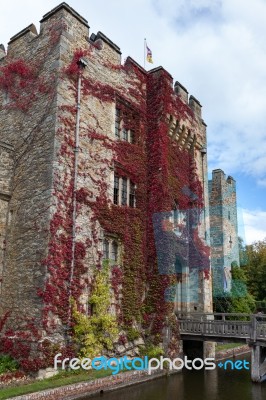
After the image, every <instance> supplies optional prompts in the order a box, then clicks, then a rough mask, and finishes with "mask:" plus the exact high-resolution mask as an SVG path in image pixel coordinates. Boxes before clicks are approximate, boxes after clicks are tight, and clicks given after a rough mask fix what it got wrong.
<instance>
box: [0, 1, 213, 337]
mask: <svg viewBox="0 0 266 400" xmlns="http://www.w3.org/2000/svg"><path fill="white" fill-rule="evenodd" d="M80 57H83V58H84V59H85V60H86V63H87V66H86V68H85V69H84V70H83V71H82V86H81V108H80V129H79V154H78V169H77V193H78V207H77V218H76V238H75V240H76V242H77V249H78V250H79V251H80V253H79V254H78V253H77V255H76V264H77V265H74V269H73V271H72V272H73V282H74V283H73V282H72V286H73V288H72V294H73V296H74V297H75V296H76V297H75V298H77V299H78V301H79V303H80V307H81V309H82V310H83V311H84V312H85V313H86V314H90V308H89V304H88V297H89V295H90V293H91V290H92V282H93V274H94V270H95V267H96V266H99V265H100V263H101V262H102V258H103V238H104V236H106V235H107V236H108V235H109V237H114V238H115V239H117V240H118V242H119V245H120V261H121V263H120V264H121V265H120V266H119V268H120V269H121V270H123V268H125V267H126V266H127V263H130V261H131V262H132V258H134V257H135V259H136V260H137V261H136V262H135V265H133V264H132V268H133V267H134V268H135V271H133V272H132V271H131V270H126V271H127V272H126V273H127V274H128V275H130V274H131V273H132V278H130V279H132V280H133V282H130V283H131V285H133V286H131V287H134V285H136V286H135V290H133V291H132V298H131V300H127V301H128V303H127V304H128V306H129V307H132V308H133V306H134V303H136V304H138V303H137V300H136V301H135V300H134V296H136V298H137V296H138V297H139V298H141V299H142V301H143V302H144V300H145V296H147V291H148V290H149V282H146V281H145V279H147V278H146V275H145V274H146V273H147V271H145V268H147V263H148V262H150V264H151V265H153V264H154V260H149V255H150V249H149V247H152V245H151V244H150V243H152V241H153V240H154V239H153V233H152V231H151V228H150V222H147V221H148V219H149V218H150V217H151V214H150V213H151V212H156V209H155V208H154V206H153V199H154V196H157V194H156V193H155V192H156V191H157V190H158V187H156V188H155V187H154V186H153V185H152V182H155V181H156V182H160V185H161V191H162V193H164V192H165V191H166V189H167V187H168V186H167V185H168V181H167V180H165V176H170V175H171V174H173V175H174V174H175V171H174V170H173V168H172V166H171V165H170V166H169V165H168V166H167V162H166V160H165V159H164V158H163V157H164V156H163V153H160V149H161V150H163V146H164V147H165V148H167V149H168V151H169V146H173V147H177V148H178V149H180V152H181V153H182V152H184V154H188V153H189V154H190V155H191V157H192V159H193V160H194V163H195V165H194V169H195V170H196V171H197V176H198V179H199V182H200V184H201V186H202V189H203V200H204V206H205V209H206V208H208V186H207V159H206V152H205V151H204V148H205V147H206V125H205V123H204V121H203V120H202V116H201V105H200V103H199V102H198V100H196V99H195V98H194V97H193V96H190V99H189V100H188V95H187V92H186V89H184V88H183V87H182V86H181V85H180V84H178V83H176V84H175V87H174V90H173V79H172V77H171V76H170V74H169V73H168V72H167V71H165V70H164V69H163V68H162V67H159V68H155V69H154V70H151V71H149V72H148V73H147V72H146V71H144V70H143V69H142V68H141V67H140V66H139V65H138V64H137V63H136V62H135V61H134V60H132V59H131V58H130V57H128V58H127V60H126V62H125V65H121V52H120V49H119V48H118V47H117V45H115V44H114V43H113V42H112V41H111V40H110V39H108V38H107V37H106V36H105V35H104V34H102V33H101V32H98V33H97V35H91V36H89V27H88V24H87V21H86V20H85V19H84V18H83V17H81V16H80V15H79V14H77V13H76V12H75V11H74V10H73V9H72V8H70V7H69V6H67V5H66V4H65V3H63V4H62V5H60V6H58V7H56V8H55V9H54V10H52V11H51V12H49V13H47V14H46V15H45V16H44V17H43V19H42V20H41V27H40V33H39V34H38V33H37V31H36V28H35V27H34V25H30V26H29V27H28V28H26V29H25V30H23V31H22V32H20V33H19V34H17V35H16V36H14V37H13V38H12V39H11V41H10V43H9V46H8V51H7V55H6V56H5V57H3V58H2V59H1V60H0V67H1V68H4V71H5V73H7V74H11V77H13V78H14V85H17V84H18V83H19V82H22V83H23V85H24V86H23V88H24V91H23V95H22V96H19V97H16V96H14V93H12V90H11V89H10V90H11V91H10V92H9V91H8V89H6V88H5V87H3V86H2V87H1V90H0V101H1V103H2V104H3V105H4V107H2V108H1V111H0V113H1V116H0V121H1V122H0V124H1V126H0V140H1V141H4V142H5V141H7V142H8V143H10V144H11V145H12V146H13V148H14V165H13V173H12V174H9V177H12V185H11V187H10V199H9V205H8V207H9V213H10V215H12V220H11V222H10V223H9V224H8V226H7V229H6V232H5V235H6V249H5V260H4V263H5V269H4V271H3V274H2V275H3V276H2V292H1V311H2V313H5V312H6V311H9V310H11V309H12V317H11V321H12V327H13V328H15V327H16V324H17V329H19V330H20V329H23V324H22V323H21V321H20V320H19V319H18V317H23V316H27V317H32V318H34V321H35V323H36V322H37V324H38V327H39V330H40V331H41V334H42V336H43V337H47V336H49V335H50V337H51V338H55V337H56V338H57V339H56V340H58V341H60V340H64V334H65V329H66V328H65V327H66V318H67V316H66V313H67V308H68V305H67V303H68V301H69V298H68V294H69V286H71V284H69V282H67V280H68V276H65V275H64V274H68V273H69V272H67V271H69V270H67V269H66V268H69V263H70V257H71V255H70V253H71V240H70V239H69V237H71V224H72V220H71V218H72V214H71V211H72V196H73V166H74V153H75V149H74V141H75V129H76V102H77V76H78V75H77V70H76V69H77V61H78V59H79V58H80ZM18 60H23V62H24V64H22V67H23V68H24V70H23V71H24V72H23V74H22V75H21V72H19V71H18V70H17V69H16V68H15V67H13V69H12V70H11V72H10V65H16V63H17V62H18ZM31 67H32V69H31ZM5 68H6V70H5ZM14 68H15V69H14ZM23 68H22V69H23ZM75 68H76V69H75ZM20 71H21V69H20ZM155 86H156V87H157V86H158V87H160V91H161V94H162V95H161V97H160V99H159V100H158V99H157V103H156V107H155V106H154V98H155V96H156V93H155V94H154V93H153V91H154V87H155ZM32 93H34V96H32ZM167 96H168V97H167ZM166 97H167V98H168V100H169V102H167V104H166V102H165V98H166ZM117 107H121V109H123V110H124V113H125V115H126V114H128V115H130V116H131V117H130V118H131V123H134V124H135V125H134V126H136V127H137V128H136V129H137V132H135V133H136V143H134V145H132V146H131V147H130V144H128V145H126V146H124V151H122V150H121V149H122V145H121V142H122V141H121V142H120V143H116V136H115V118H116V116H115V114H116V108H117ZM182 107H183V108H184V110H185V111H184V112H183V113H181V112H180V108H182ZM155 110H157V111H158V110H159V111H158V112H159V114H157V116H156V121H155V122H156V125H155V129H156V131H155V132H154V131H153V129H151V126H152V124H153V120H154V118H155V117H154V115H155ZM160 110H161V111H160ZM158 115H159V116H158ZM178 115H182V116H181V117H180V118H178ZM132 121H133V122H132ZM162 126H163V129H164V130H163V131H161V127H162ZM165 128H166V130H165ZM167 130H168V132H167ZM156 132H157V133H158V134H157V137H156V136H154V134H155V133H156ZM161 132H163V134H162V133H161ZM165 132H166V133H165ZM160 135H161V136H160ZM154 138H155V139H154ZM154 140H157V141H158V148H157V149H156V151H155V152H154V148H153V141H154ZM120 145H121V146H120ZM160 146H162V147H160ZM167 146H168V147H167ZM0 149H1V145H0ZM152 151H153V152H154V153H151V152H152ZM119 152H120V153H119ZM117 153H119V154H120V158H119V157H118V156H117V155H116V154H117ZM131 154H135V155H136V161H134V162H133V163H132V162H131V164H130V162H129V159H130V157H131V158H132V155H131ZM151 154H153V157H156V165H155V167H154V158H153V159H151ZM132 164H133V165H132ZM157 167H158V168H157ZM171 168H172V169H171ZM186 168H187V170H186V171H185V172H186V174H187V175H188V176H189V174H190V172H189V170H188V169H189V168H190V166H189V165H187V167H186ZM160 170H162V172H160ZM149 171H151V172H149ZM116 172H117V173H119V174H120V175H121V176H126V177H130V179H133V180H134V179H135V180H136V182H137V189H136V208H132V209H131V210H129V211H125V210H127V209H126V208H125V207H124V208H123V207H117V209H116V211H114V213H113V214H112V217H113V222H112V224H110V223H109V224H108V221H107V220H106V218H107V217H106V216H105V215H109V214H108V213H109V212H110V210H113V206H112V205H111V203H112V202H113V185H114V174H115V173H116ZM160 173H161V175H162V179H161V180H160V179H159V180H158V174H160ZM1 174H2V164H1V168H0V183H1ZM167 179H169V182H170V178H167ZM189 179H190V178H188V184H190V183H191V182H190V180H189ZM148 187H149V188H151V189H149V190H148ZM182 189H185V188H182V187H181V188H180V194H182ZM105 196H107V199H109V203H108V202H107V204H108V207H106V208H104V205H103V204H102V199H103V198H104V197H105ZM188 196H190V194H188ZM162 200H163V197H162ZM169 204H170V203H169ZM6 206H7V204H6V203H5V207H6ZM5 207H2V209H3V208H4V209H3V211H2V212H1V227H3V226H5V225H4V224H5V223H4V221H5V218H6V214H7V209H6V208H5ZM156 207H157V206H156ZM168 208H169V207H168ZM157 209H158V210H160V204H159V200H158V207H157ZM100 211H101V212H100ZM103 211H104V212H103ZM162 211H168V209H167V210H162ZM115 212H116V214H115ZM127 212H128V216H127V214H126V213H127ZM121 215H125V220H124V221H127V220H128V221H129V217H130V218H131V219H130V221H131V223H132V226H133V228H134V229H135V231H134V229H133V228H132V227H131V226H130V227H128V226H126V222H125V226H124V227H123V229H122V230H121V229H120V227H119V229H120V231H119V229H118V228H117V230H115V228H116V219H119V218H120V216H121ZM2 216H3V218H2ZM129 228H132V230H131V231H130V229H129ZM1 229H2V231H1V232H4V229H3V228H1ZM198 229H199V235H200V237H201V238H206V241H207V243H208V236H206V232H208V231H209V221H208V218H207V215H205V214H204V217H203V222H202V223H201V224H199V227H198ZM134 232H135V233H134ZM2 235H3V234H2ZM124 238H126V239H127V241H128V242H131V243H133V246H132V248H131V249H130V251H131V253H126V250H125V245H126V244H125V240H124ZM123 240H124V242H123ZM135 243H136V244H135ZM134 246H135V247H134ZM144 248H145V249H146V250H145V252H146V253H145V252H144V253H145V254H144V256H143V249H144ZM78 257H80V259H78ZM147 260H149V261H147ZM123 263H124V265H123ZM61 267H62V270H61V273H60V268H61ZM64 268H65V269H64ZM138 268H139V269H140V270H141V269H142V271H141V272H138V271H137V269H138ZM147 270H148V268H147ZM57 271H59V272H57ZM130 276H131V275H130ZM158 279H159V278H158ZM199 282H200V287H199V289H198V295H199V301H198V302H197V303H195V304H194V303H193V304H191V305H190V306H191V310H192V311H193V310H194V307H199V309H202V310H205V311H210V310H211V283H210V280H208V279H204V273H203V271H201V272H200V276H199ZM75 285H76V286H75ZM120 286H121V285H120ZM119 291H120V294H119V298H115V290H113V292H112V294H111V297H112V309H113V310H114V311H113V312H116V313H117V314H118V315H121V313H122V311H121V307H120V305H121V304H120V303H121V298H123V296H124V298H125V296H126V294H125V292H123V288H122V289H121V287H119ZM135 292H136V293H135ZM40 293H41V294H40ZM138 301H140V300H138ZM140 306H141V304H139V307H138V308H140ZM62 310H63V311H62ZM138 312H139V310H138ZM44 315H45V318H44ZM44 319H45V321H44ZM132 320H133V322H132V324H133V326H134V327H135V328H138V329H139V330H141V329H142V327H141V324H140V323H139V322H138V321H137V318H135V319H134V318H132ZM14 321H16V324H15V323H14Z"/></svg>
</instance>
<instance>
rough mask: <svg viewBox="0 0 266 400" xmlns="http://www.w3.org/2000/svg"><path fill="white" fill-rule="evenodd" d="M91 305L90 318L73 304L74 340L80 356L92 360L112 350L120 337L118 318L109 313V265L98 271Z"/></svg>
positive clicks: (90, 301)
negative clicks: (91, 313)
mask: <svg viewBox="0 0 266 400" xmlns="http://www.w3.org/2000/svg"><path fill="white" fill-rule="evenodd" d="M89 303H90V304H92V305H93V315H92V316H90V317H88V316H86V315H84V314H82V313H81V312H79V311H78V310H77V306H76V304H73V317H74V321H75V326H74V338H75V341H76V343H77V344H78V346H79V355H80V356H81V357H91V358H92V357H95V356H98V355H101V353H102V351H103V350H111V349H112V348H113V342H114V340H115V338H116V337H117V335H118V326H117V322H116V317H115V316H113V315H111V314H110V313H109V306H110V282H109V268H108V265H105V266H104V267H103V268H102V269H101V270H97V271H96V273H95V282H94V288H93V291H92V295H91V297H90V300H89Z"/></svg>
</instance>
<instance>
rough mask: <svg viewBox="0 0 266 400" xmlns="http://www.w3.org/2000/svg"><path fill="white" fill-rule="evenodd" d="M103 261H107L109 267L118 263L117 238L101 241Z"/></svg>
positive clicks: (107, 238) (106, 238)
mask: <svg viewBox="0 0 266 400" xmlns="http://www.w3.org/2000/svg"><path fill="white" fill-rule="evenodd" d="M103 259H104V260H109V262H110V264H111V265H114V264H115V263H117V262H118V261H119V243H118V240H117V238H114V237H108V236H107V237H105V239H104V241H103Z"/></svg>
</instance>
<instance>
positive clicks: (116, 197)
mask: <svg viewBox="0 0 266 400" xmlns="http://www.w3.org/2000/svg"><path fill="white" fill-rule="evenodd" d="M118 202H119V176H118V175H115V177H114V204H118Z"/></svg>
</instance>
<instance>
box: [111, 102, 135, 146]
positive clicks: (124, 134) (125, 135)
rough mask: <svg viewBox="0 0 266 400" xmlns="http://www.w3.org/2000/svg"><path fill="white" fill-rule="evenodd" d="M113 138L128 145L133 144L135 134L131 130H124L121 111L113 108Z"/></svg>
mask: <svg viewBox="0 0 266 400" xmlns="http://www.w3.org/2000/svg"><path fill="white" fill-rule="evenodd" d="M115 138H116V140H121V141H124V142H127V143H130V144H135V132H134V130H133V129H125V128H124V122H123V115H122V112H121V109H120V108H119V107H118V106H116V108H115Z"/></svg>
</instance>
